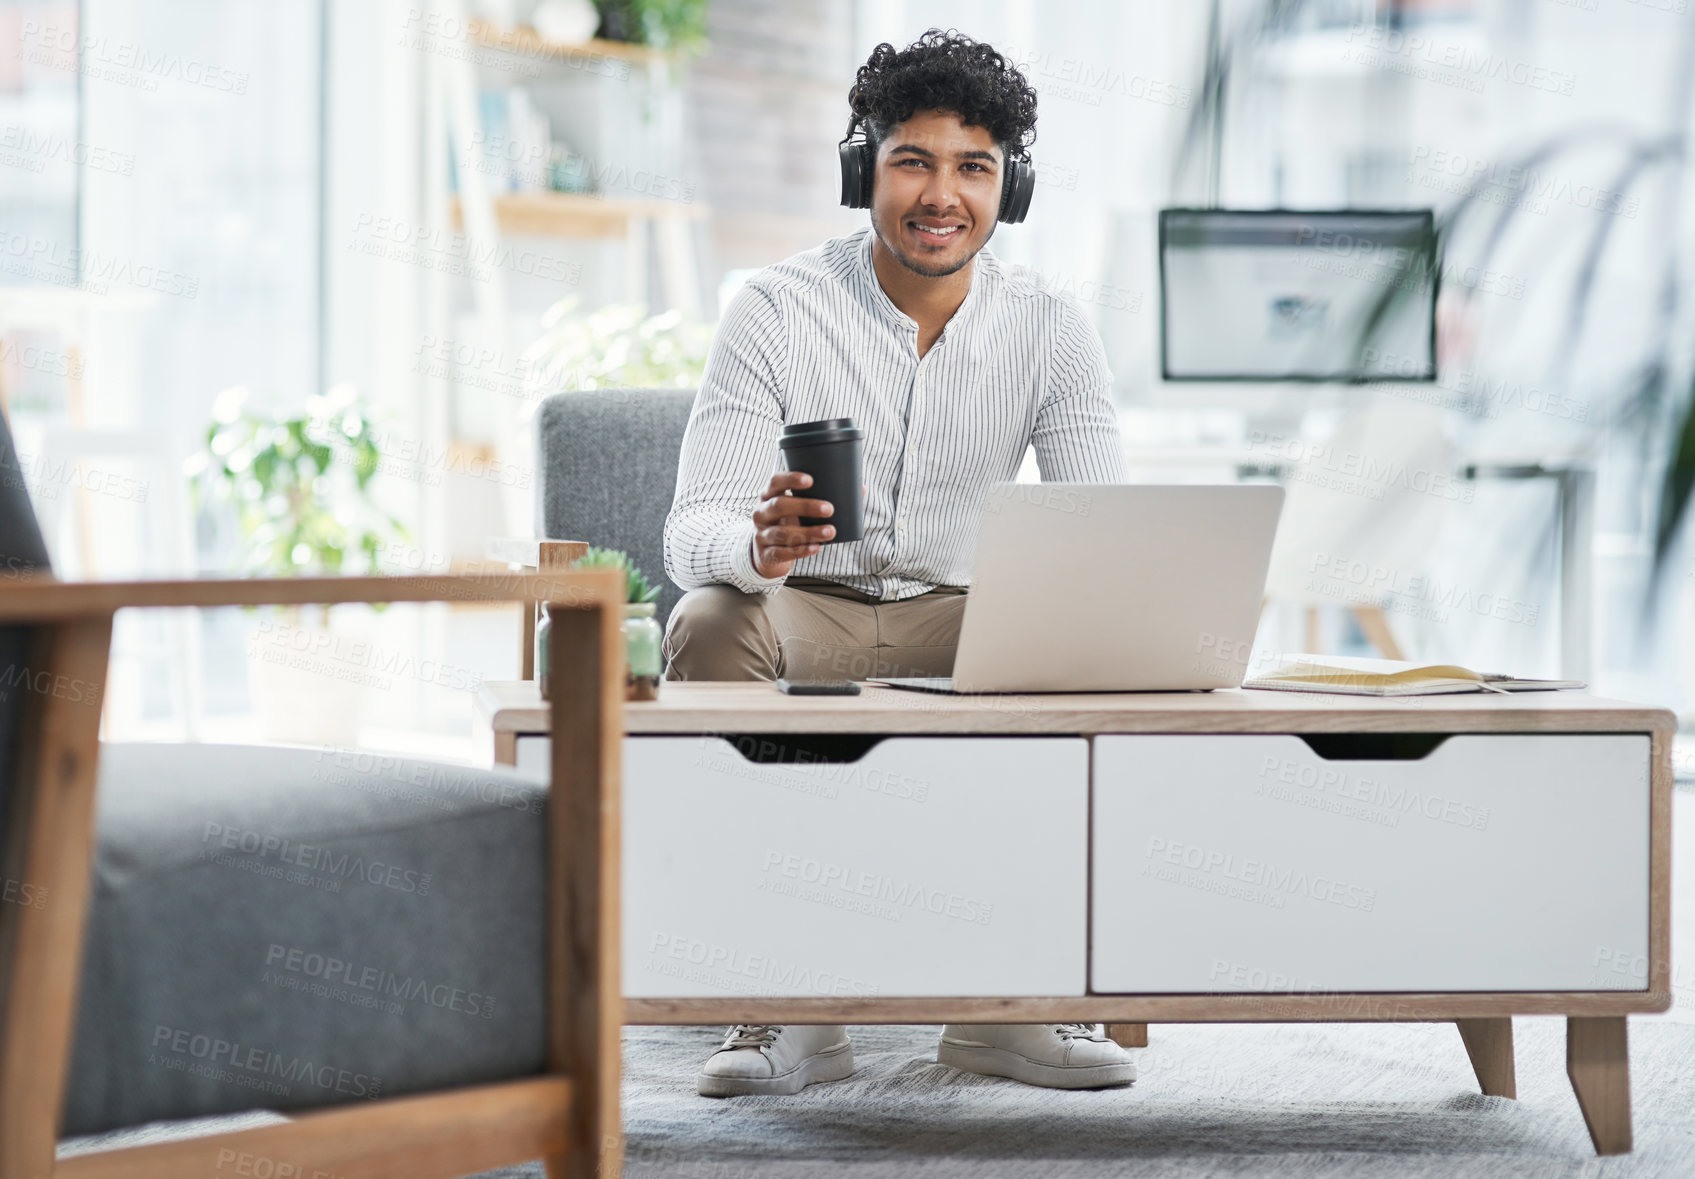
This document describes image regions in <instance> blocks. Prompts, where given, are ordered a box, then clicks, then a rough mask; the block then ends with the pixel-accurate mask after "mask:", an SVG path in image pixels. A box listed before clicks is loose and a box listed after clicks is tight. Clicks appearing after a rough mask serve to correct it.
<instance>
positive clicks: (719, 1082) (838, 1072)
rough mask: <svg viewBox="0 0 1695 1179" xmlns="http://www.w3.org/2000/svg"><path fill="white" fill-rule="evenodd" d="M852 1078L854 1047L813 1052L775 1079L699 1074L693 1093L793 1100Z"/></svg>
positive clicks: (846, 1046) (847, 1045)
mask: <svg viewBox="0 0 1695 1179" xmlns="http://www.w3.org/2000/svg"><path fill="white" fill-rule="evenodd" d="M852 1075H853V1045H852V1044H843V1045H842V1046H841V1047H840V1048H830V1049H827V1050H825V1051H823V1052H815V1053H813V1054H812V1055H811V1056H808V1057H807V1058H806V1059H805V1060H803V1061H801V1062H800V1063H799V1064H797V1065H795V1066H794V1067H793V1068H792V1069H790V1070H789V1071H788V1072H786V1073H778V1074H777V1075H776V1076H774V1077H715V1076H712V1075H711V1074H710V1073H706V1072H702V1073H701V1074H700V1077H699V1078H698V1079H697V1080H696V1082H695V1091H696V1092H697V1093H699V1094H700V1095H701V1096H702V1097H793V1096H794V1095H795V1094H796V1093H799V1092H800V1091H801V1090H802V1089H804V1088H806V1087H807V1086H808V1085H818V1084H823V1083H824V1082H826V1081H845V1080H846V1079H847V1078H848V1077H851V1076H852Z"/></svg>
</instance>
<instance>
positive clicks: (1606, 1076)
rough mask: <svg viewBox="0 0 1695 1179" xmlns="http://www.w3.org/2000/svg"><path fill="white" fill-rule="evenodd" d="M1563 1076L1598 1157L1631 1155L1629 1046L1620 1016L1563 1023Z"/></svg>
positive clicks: (1622, 1017)
mask: <svg viewBox="0 0 1695 1179" xmlns="http://www.w3.org/2000/svg"><path fill="white" fill-rule="evenodd" d="M1566 1075H1567V1076H1569V1077H1570V1078H1571V1088H1572V1092H1574V1093H1576V1094H1577V1104H1578V1105H1579V1106H1580V1107H1581V1108H1582V1110H1583V1121H1584V1122H1585V1124H1587V1125H1588V1127H1589V1137H1590V1139H1591V1140H1592V1141H1593V1142H1594V1143H1595V1153H1596V1154H1629V1153H1630V1147H1631V1134H1630V1042H1629V1036H1628V1033H1627V1032H1626V1030H1625V1022H1624V1016H1622V1015H1609V1016H1605V1017H1602V1018H1595V1019H1579V1018H1577V1017H1575V1016H1574V1017H1572V1018H1571V1019H1568V1020H1566Z"/></svg>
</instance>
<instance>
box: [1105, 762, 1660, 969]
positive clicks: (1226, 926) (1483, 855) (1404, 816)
mask: <svg viewBox="0 0 1695 1179" xmlns="http://www.w3.org/2000/svg"><path fill="white" fill-rule="evenodd" d="M1093 774H1094V831H1093V840H1094V860H1093V863H1094V868H1093V888H1094V895H1093V904H1094V909H1093V913H1094V921H1093V928H1092V930H1091V935H1092V947H1091V949H1092V962H1093V967H1092V975H1091V984H1092V988H1093V989H1094V990H1095V991H1098V992H1103V993H1150V992H1175V993H1192V992H1245V991H1264V992H1279V993H1281V992H1296V993H1299V992H1311V991H1343V992H1352V991H1568V990H1570V991H1594V990H1645V989H1646V988H1647V950H1648V802H1649V740H1648V737H1647V736H1646V735H1633V734H1604V735H1590V734H1583V735H1565V734H1559V735H1539V734H1537V735H1532V734H1524V735H1521V734H1499V735H1496V734H1486V735H1485V734H1467V735H1456V736H1452V737H1449V738H1448V739H1447V740H1446V741H1445V742H1443V743H1442V744H1441V745H1439V746H1438V747H1437V748H1435V749H1434V750H1432V751H1430V752H1429V753H1428V754H1426V756H1424V757H1423V758H1422V759H1420V760H1404V761H1396V760H1374V761H1373V760H1327V759H1325V758H1323V757H1320V756H1319V755H1318V754H1317V753H1315V752H1314V751H1313V749H1312V748H1311V747H1309V746H1308V744H1307V743H1306V742H1305V741H1303V740H1301V739H1300V738H1299V737H1294V736H1282V735H1273V736H1260V735H1253V736H1201V735H1195V736H1110V737H1099V738H1096V740H1095V747H1094V770H1093Z"/></svg>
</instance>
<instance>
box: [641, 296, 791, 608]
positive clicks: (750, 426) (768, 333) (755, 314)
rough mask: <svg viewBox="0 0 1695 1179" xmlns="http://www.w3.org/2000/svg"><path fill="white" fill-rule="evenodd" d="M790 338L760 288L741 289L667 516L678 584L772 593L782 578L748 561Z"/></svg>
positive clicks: (773, 457) (709, 370) (669, 568)
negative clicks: (766, 574) (761, 573)
mask: <svg viewBox="0 0 1695 1179" xmlns="http://www.w3.org/2000/svg"><path fill="white" fill-rule="evenodd" d="M786 369H787V345H786V342H785V338H784V334H783V321H782V316H781V313H780V312H779V311H778V309H777V307H776V305H775V304H774V303H773V302H772V300H771V298H770V296H769V295H768V294H766V293H765V291H763V290H761V289H759V288H758V287H756V286H755V285H753V284H752V283H750V284H748V285H745V286H743V287H742V289H741V290H740V291H738V292H737V293H736V295H735V297H734V298H733V299H731V301H730V305H729V307H728V308H727V309H726V310H725V312H724V319H723V321H722V322H721V323H720V324H719V325H718V332H717V334H716V335H715V336H714V337H713V341H712V348H711V351H710V352H709V353H708V354H707V358H706V372H705V375H704V376H703V377H702V378H701V383H700V393H699V394H698V395H697V396H696V398H695V403H694V409H693V410H692V411H691V412H690V414H689V424H688V429H687V430H686V431H685V432H684V434H683V448H682V454H681V457H680V458H679V461H678V466H677V493H676V496H675V497H674V498H673V499H672V501H671V513H670V515H669V516H667V517H666V519H665V574H666V576H667V577H669V578H670V579H671V580H672V581H673V582H675V583H676V584H677V585H679V586H681V587H682V588H684V589H694V588H696V587H698V586H703V585H710V584H712V583H714V582H723V583H725V584H728V585H733V586H735V587H736V588H737V589H739V590H741V591H742V592H743V593H750V594H754V593H771V592H772V591H774V590H776V589H777V588H778V587H780V586H781V585H782V584H783V582H784V580H785V579H784V578H781V577H761V576H759V574H758V573H756V572H755V571H754V568H753V552H752V547H753V532H754V528H753V512H754V509H755V508H756V507H758V505H759V497H760V492H762V491H764V490H765V485H766V483H767V481H769V479H770V478H771V474H772V472H773V471H775V470H776V469H777V439H778V436H779V435H780V434H781V432H782V425H783V398H784V392H785V390H784V386H783V380H784V374H785V372H786Z"/></svg>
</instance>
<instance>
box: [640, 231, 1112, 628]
mask: <svg viewBox="0 0 1695 1179" xmlns="http://www.w3.org/2000/svg"><path fill="white" fill-rule="evenodd" d="M1111 384H1112V376H1111V374H1110V373H1109V372H1108V370H1107V365H1106V355H1105V352H1104V351H1103V349H1102V348H1101V342H1100V338H1099V337H1098V336H1097V335H1096V334H1095V330H1094V328H1093V327H1092V326H1091V325H1090V324H1089V323H1088V321H1087V320H1085V319H1084V318H1083V315H1082V313H1081V312H1080V311H1078V309H1077V307H1076V305H1075V304H1073V303H1072V302H1071V301H1070V300H1068V299H1065V298H1063V297H1061V296H1058V295H1054V294H1051V293H1049V292H1048V291H1045V290H1043V289H1042V287H1041V285H1040V284H1039V282H1038V281H1037V280H1036V279H1035V278H1034V276H1032V275H1031V274H1029V272H1027V271H1025V270H1023V269H1022V268H1009V267H1007V266H1005V265H1003V264H1002V263H1001V262H1000V261H999V260H998V259H996V258H995V257H994V256H993V255H992V254H990V253H989V252H988V251H987V250H984V251H981V252H980V253H978V255H977V259H976V265H975V267H974V268H973V274H972V279H971V291H970V293H969V294H968V295H967V296H966V298H965V301H964V302H963V303H961V304H960V306H959V310H957V311H955V312H954V314H953V318H952V319H950V320H949V321H948V323H947V326H946V328H945V329H944V330H943V331H942V334H941V336H940V337H939V338H938V339H937V340H936V341H935V343H934V344H932V345H931V347H930V350H929V351H928V352H927V353H925V354H924V357H923V359H920V358H919V356H918V324H917V323H916V322H915V321H914V320H913V319H911V318H910V317H909V316H907V315H906V314H905V313H903V312H902V311H901V310H900V309H899V308H897V307H896V306H895V305H894V303H893V302H891V301H890V299H889V297H888V295H887V294H885V293H884V291H883V288H882V285H881V284H880V283H879V282H878V281H877V276H876V274H875V272H874V271H873V270H872V268H871V231H870V230H869V229H863V230H860V231H859V232H858V233H855V234H852V235H850V236H848V237H841V238H834V239H831V240H830V241H827V242H825V243H824V244H822V245H821V246H819V247H817V248H816V249H813V250H808V251H807V252H806V253H804V254H797V255H796V256H794V257H793V258H790V259H788V260H787V261H784V262H780V263H778V264H777V265H775V266H770V267H767V268H766V269H764V270H762V271H760V272H759V273H758V274H756V275H754V276H753V277H752V278H750V279H749V280H748V281H747V283H746V285H744V286H743V287H742V289H741V290H740V291H738V292H737V293H736V296H735V298H734V299H732V300H731V302H730V306H729V308H728V310H727V311H726V312H725V315H724V320H723V322H722V323H721V324H720V325H719V327H718V332H717V335H716V337H715V338H714V340H713V342H712V350H711V352H710V354H709V355H708V357H707V362H706V372H705V376H704V377H703V378H702V381H701V387H700V393H699V395H698V396H697V398H696V400H695V403H694V410H693V412H692V413H691V415H690V417H689V424H688V430H687V431H686V433H685V434H684V437H683V449H682V457H681V460H680V464H679V469H678V473H677V493H676V498H675V499H674V500H673V502H672V505H671V514H670V516H669V517H668V518H667V519H666V521H665V572H666V575H667V576H669V577H670V578H671V580H672V581H674V582H676V583H677V584H678V585H679V586H682V587H683V588H684V589H693V588H695V587H696V586H701V585H707V584H710V583H712V582H725V583H728V584H730V585H733V586H735V587H737V588H738V589H740V590H742V591H744V592H746V593H769V592H772V591H774V590H776V589H777V588H778V587H779V586H781V585H782V584H783V581H784V579H783V578H766V577H761V576H759V575H758V573H757V572H755V570H754V567H753V553H752V544H753V533H754V525H753V513H754V510H755V509H756V508H757V507H758V505H759V501H760V495H761V493H762V492H763V491H764V490H765V485H766V483H767V482H768V481H769V479H770V477H771V475H772V473H773V472H774V471H780V470H783V469H784V467H783V462H782V457H781V452H780V451H779V450H778V447H777V439H778V437H779V436H780V435H781V433H782V428H783V426H784V425H785V424H786V423H794V422H813V421H819V420H821V419H825V418H852V419H853V420H854V422H855V424H856V425H858V426H859V427H860V429H861V430H862V431H863V432H864V435H865V442H864V448H865V482H866V484H867V492H866V498H865V504H864V519H865V533H864V538H863V539H862V540H859V541H855V542H847V543H842V544H833V545H825V546H824V547H823V548H822V549H820V550H819V551H818V552H817V553H816V554H814V555H813V556H810V557H804V558H802V559H801V560H799V561H796V562H795V564H794V567H793V570H792V572H794V573H795V574H798V575H802V576H812V577H821V578H826V579H828V580H830V581H835V582H840V583H842V584H844V585H849V586H852V587H853V588H855V589H857V590H861V591H863V592H865V593H867V594H870V595H871V596H873V597H875V598H878V599H880V600H883V601H896V600H899V599H902V598H910V597H915V596H917V595H918V594H922V593H925V592H927V591H929V590H931V589H933V588H935V587H936V586H937V585H969V584H970V583H971V563H972V559H973V557H974V556H975V553H976V546H977V532H978V528H979V525H980V522H981V516H982V509H983V499H984V496H985V494H986V492H987V490H988V488H989V486H990V485H991V484H993V483H996V482H999V481H1004V480H1011V479H1013V478H1014V477H1016V475H1017V473H1018V469H1019V467H1020V466H1021V465H1022V463H1023V461H1024V454H1025V451H1026V450H1027V449H1028V448H1029V447H1030V446H1032V445H1034V447H1035V449H1036V459H1037V463H1038V465H1039V467H1040V470H1041V475H1042V479H1043V481H1044V482H1049V483H1056V482H1078V483H1122V482H1123V481H1124V455H1123V450H1122V447H1121V445H1120V442H1119V437H1118V425H1117V414H1116V413H1115V412H1114V410H1113V406H1112V400H1111V394H1110V389H1111ZM803 494H804V493H803Z"/></svg>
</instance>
